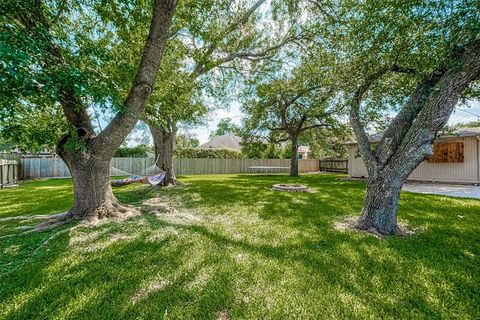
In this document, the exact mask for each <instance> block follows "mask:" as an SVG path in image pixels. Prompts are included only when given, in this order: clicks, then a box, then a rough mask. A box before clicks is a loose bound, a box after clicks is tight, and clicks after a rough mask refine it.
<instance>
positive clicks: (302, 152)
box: [297, 146, 310, 160]
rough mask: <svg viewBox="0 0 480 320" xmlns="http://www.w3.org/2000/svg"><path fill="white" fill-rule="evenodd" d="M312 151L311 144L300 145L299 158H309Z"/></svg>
mask: <svg viewBox="0 0 480 320" xmlns="http://www.w3.org/2000/svg"><path fill="white" fill-rule="evenodd" d="M309 152H310V147H309V146H299V147H298V150H297V159H299V160H302V159H308V153H309Z"/></svg>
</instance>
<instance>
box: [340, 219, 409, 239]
mask: <svg viewBox="0 0 480 320" xmlns="http://www.w3.org/2000/svg"><path fill="white" fill-rule="evenodd" d="M357 219H358V217H346V218H343V219H341V220H339V221H336V222H334V223H333V228H334V229H335V230H339V231H356V232H362V233H365V234H367V235H371V236H374V237H376V238H378V239H385V238H387V237H388V235H385V234H382V233H380V232H378V230H377V229H375V228H370V229H368V230H361V229H358V228H357ZM415 233H416V232H415V230H413V229H412V228H410V227H409V226H408V225H407V224H405V223H400V222H399V223H398V230H397V232H396V233H395V235H397V236H401V237H408V236H412V235H414V234H415Z"/></svg>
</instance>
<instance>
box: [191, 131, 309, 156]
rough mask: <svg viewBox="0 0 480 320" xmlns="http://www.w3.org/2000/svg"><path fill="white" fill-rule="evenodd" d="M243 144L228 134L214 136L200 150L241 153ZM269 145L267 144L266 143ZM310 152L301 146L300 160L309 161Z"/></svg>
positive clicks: (299, 151)
mask: <svg viewBox="0 0 480 320" xmlns="http://www.w3.org/2000/svg"><path fill="white" fill-rule="evenodd" d="M241 142H242V138H241V137H239V136H236V135H234V134H231V133H228V134H224V135H223V136H212V137H210V140H209V141H207V142H205V143H204V144H201V145H199V146H198V147H197V148H198V149H231V150H237V151H241V150H242V147H241V145H240V144H241ZM265 144H267V142H265ZM309 152H310V147H308V146H299V147H298V151H297V158H298V159H308V153H309Z"/></svg>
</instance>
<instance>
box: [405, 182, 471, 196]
mask: <svg viewBox="0 0 480 320" xmlns="http://www.w3.org/2000/svg"><path fill="white" fill-rule="evenodd" d="M403 190H405V191H410V192H417V193H430V194H439V195H444V196H451V197H461V198H476V199H480V186H471V185H456V184H439V183H417V182H415V183H405V184H404V185H403Z"/></svg>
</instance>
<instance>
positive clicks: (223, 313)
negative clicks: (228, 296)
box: [217, 310, 230, 320]
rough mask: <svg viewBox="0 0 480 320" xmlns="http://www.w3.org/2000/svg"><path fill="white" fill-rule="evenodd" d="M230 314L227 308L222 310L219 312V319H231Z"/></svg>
mask: <svg viewBox="0 0 480 320" xmlns="http://www.w3.org/2000/svg"><path fill="white" fill-rule="evenodd" d="M229 319H230V316H229V315H228V312H227V311H225V310H222V311H220V312H218V313H217V320H229Z"/></svg>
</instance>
